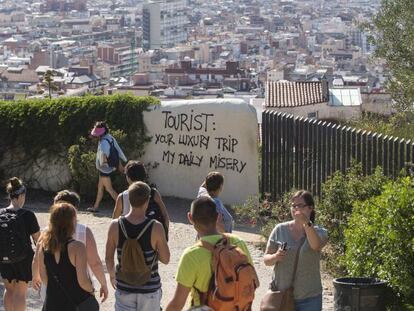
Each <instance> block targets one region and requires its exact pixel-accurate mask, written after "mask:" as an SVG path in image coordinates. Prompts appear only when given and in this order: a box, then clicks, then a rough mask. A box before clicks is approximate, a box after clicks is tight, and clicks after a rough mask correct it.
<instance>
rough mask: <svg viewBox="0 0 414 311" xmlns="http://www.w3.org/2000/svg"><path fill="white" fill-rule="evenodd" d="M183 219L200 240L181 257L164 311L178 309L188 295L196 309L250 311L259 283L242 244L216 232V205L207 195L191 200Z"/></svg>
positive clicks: (236, 239) (181, 306)
mask: <svg viewBox="0 0 414 311" xmlns="http://www.w3.org/2000/svg"><path fill="white" fill-rule="evenodd" d="M187 216H188V220H189V221H190V223H191V224H192V225H193V226H194V228H195V229H196V231H197V234H198V236H199V238H200V240H199V241H198V242H197V243H196V244H195V245H193V246H190V247H188V248H186V249H185V250H184V252H183V254H182V255H181V258H180V262H179V264H178V271H177V275H176V280H177V287H176V290H175V293H174V297H173V299H172V300H171V301H170V303H169V304H168V306H167V309H166V311H180V310H182V309H183V308H184V305H185V303H186V300H187V297H188V295H189V294H190V295H191V306H192V307H197V309H198V308H199V307H201V306H203V307H205V306H208V307H210V308H211V309H212V310H215V311H221V310H240V311H247V310H251V304H252V302H253V299H254V292H255V289H256V288H257V287H258V286H259V280H258V279H257V275H256V271H255V269H254V267H253V264H252V259H251V256H250V253H249V251H248V249H247V246H246V244H245V243H244V242H243V241H242V240H241V239H239V238H238V237H237V236H235V235H232V234H224V235H222V234H220V233H219V232H218V230H217V227H216V224H217V218H218V212H217V209H216V204H215V202H214V201H213V199H212V198H210V197H208V196H201V197H199V198H198V199H196V200H194V201H193V202H192V203H191V211H190V212H189V213H188V215H187ZM213 275H214V277H213ZM223 297H224V299H223ZM203 309H206V308H203ZM211 309H208V310H211ZM200 310H201V309H200Z"/></svg>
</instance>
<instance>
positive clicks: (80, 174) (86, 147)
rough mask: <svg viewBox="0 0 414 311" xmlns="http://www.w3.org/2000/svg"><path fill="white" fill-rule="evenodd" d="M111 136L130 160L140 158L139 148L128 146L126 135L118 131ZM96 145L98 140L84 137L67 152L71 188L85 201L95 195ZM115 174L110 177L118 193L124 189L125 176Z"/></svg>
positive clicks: (96, 178) (96, 179) (96, 175)
mask: <svg viewBox="0 0 414 311" xmlns="http://www.w3.org/2000/svg"><path fill="white" fill-rule="evenodd" d="M111 135H112V136H113V137H114V138H115V139H116V140H117V141H118V143H119V145H120V146H121V148H122V149H123V151H124V152H125V153H126V154H128V155H130V157H131V158H132V159H135V158H139V157H140V156H141V154H140V153H137V152H136V150H138V149H139V148H140V146H139V145H137V144H134V143H132V144H131V143H130V144H128V143H127V141H128V139H127V135H126V134H125V133H124V132H122V131H120V130H116V131H111ZM97 144H98V140H96V139H95V140H89V139H87V138H86V137H81V138H80V139H79V144H77V145H72V146H70V147H69V151H68V161H69V168H70V171H71V174H72V178H73V182H72V183H73V185H72V186H73V188H74V189H75V190H76V191H77V192H78V193H79V194H80V195H81V196H82V198H85V199H93V198H94V197H95V194H96V187H97V183H98V171H97V170H96V167H95V159H96V148H97ZM134 149H136V150H134ZM117 173H118V174H115V176H114V177H112V184H113V187H114V189H115V190H117V191H118V192H120V191H121V190H124V189H125V188H126V186H127V183H126V181H125V176H124V175H122V174H119V172H117Z"/></svg>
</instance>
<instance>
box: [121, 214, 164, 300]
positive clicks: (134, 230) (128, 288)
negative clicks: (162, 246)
mask: <svg viewBox="0 0 414 311" xmlns="http://www.w3.org/2000/svg"><path fill="white" fill-rule="evenodd" d="M122 218H123V223H124V225H125V229H126V232H127V234H128V237H130V238H134V237H137V236H138V235H139V233H140V232H141V231H142V230H143V229H144V227H145V225H146V224H147V223H148V222H149V221H150V220H151V219H149V218H146V219H145V220H144V221H143V222H142V223H140V224H137V225H133V224H131V223H130V222H129V221H128V220H127V219H125V218H124V217H123V216H122ZM153 225H154V224H151V225H150V226H149V228H148V229H147V231H145V233H144V234H143V235H142V236H141V238H140V239H139V240H138V242H139V244H140V245H141V248H142V251H143V253H144V257H145V262H146V264H147V265H148V266H151V264H152V262H153V260H154V256H156V255H157V253H156V251H155V250H154V249H153V248H152V246H151V232H152V226H153ZM118 232H119V233H118V236H119V238H118V245H117V249H116V252H117V258H118V264H117V270H118V269H120V268H121V253H122V246H123V244H124V242H125V240H126V238H125V236H124V234H123V232H122V230H121V228H120V225H119V224H118ZM116 288H117V289H119V290H121V291H125V292H129V293H138V294H147V293H153V292H156V291H157V290H158V289H160V288H161V279H160V275H159V274H158V259H156V260H155V262H154V265H153V266H152V271H151V279H150V280H149V281H148V282H147V283H145V284H144V285H141V286H134V285H129V284H127V283H124V282H122V281H121V280H118V279H117V280H116Z"/></svg>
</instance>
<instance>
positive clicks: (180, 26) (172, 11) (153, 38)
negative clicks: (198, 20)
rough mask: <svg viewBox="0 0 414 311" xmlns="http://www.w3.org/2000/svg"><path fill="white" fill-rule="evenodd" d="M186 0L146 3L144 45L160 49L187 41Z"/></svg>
mask: <svg viewBox="0 0 414 311" xmlns="http://www.w3.org/2000/svg"><path fill="white" fill-rule="evenodd" d="M186 2H187V1H186V0H162V1H148V2H147V3H144V6H143V12H142V19H143V24H142V28H143V47H144V48H145V49H151V50H154V49H160V48H165V47H173V46H174V45H176V44H177V43H180V42H186V41H187V29H186V27H187V25H188V18H187V16H186V13H185V12H186V6H187V3H186Z"/></svg>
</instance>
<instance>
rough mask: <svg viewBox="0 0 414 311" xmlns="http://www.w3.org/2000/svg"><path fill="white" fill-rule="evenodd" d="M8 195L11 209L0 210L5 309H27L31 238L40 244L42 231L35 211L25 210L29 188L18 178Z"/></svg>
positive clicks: (11, 183) (9, 185) (0, 267)
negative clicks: (39, 239)
mask: <svg viewBox="0 0 414 311" xmlns="http://www.w3.org/2000/svg"><path fill="white" fill-rule="evenodd" d="M6 191H7V193H8V195H9V198H10V205H9V206H8V207H6V208H3V209H1V210H0V273H1V276H2V278H3V282H4V286H5V291H4V297H3V302H4V309H5V310H6V311H23V310H25V309H26V292H27V285H28V282H29V281H31V280H32V259H33V254H34V252H33V250H32V247H31V244H32V243H31V241H30V238H32V239H33V241H34V242H35V243H36V242H37V240H38V238H39V235H40V227H39V224H38V222H37V219H36V216H35V214H34V213H33V212H32V211H29V210H26V209H23V205H24V203H25V200H26V187H25V186H24V185H23V183H22V181H21V180H20V179H18V178H17V177H13V178H11V179H10V180H9V182H8V183H7V186H6Z"/></svg>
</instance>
